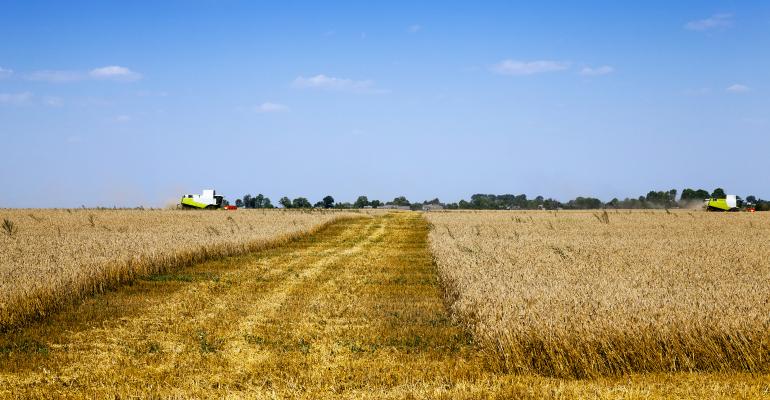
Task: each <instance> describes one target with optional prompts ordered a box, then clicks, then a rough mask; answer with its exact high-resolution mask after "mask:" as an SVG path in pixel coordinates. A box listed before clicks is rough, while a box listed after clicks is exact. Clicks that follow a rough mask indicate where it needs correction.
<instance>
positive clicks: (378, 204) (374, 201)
mask: <svg viewBox="0 0 770 400" xmlns="http://www.w3.org/2000/svg"><path fill="white" fill-rule="evenodd" d="M369 205H370V206H372V207H374V208H377V207H380V206H382V202H381V201H379V200H372V201H370V202H369Z"/></svg>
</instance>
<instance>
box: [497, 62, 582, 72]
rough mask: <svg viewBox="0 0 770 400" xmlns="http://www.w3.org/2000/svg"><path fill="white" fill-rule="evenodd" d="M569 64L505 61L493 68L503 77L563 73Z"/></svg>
mask: <svg viewBox="0 0 770 400" xmlns="http://www.w3.org/2000/svg"><path fill="white" fill-rule="evenodd" d="M567 68H569V63H567V62H561V61H548V60H538V61H517V60H503V61H500V62H499V63H497V64H495V65H493V66H492V71H493V72H495V73H498V74H501V75H534V74H540V73H544V72H554V71H563V70H565V69H567Z"/></svg>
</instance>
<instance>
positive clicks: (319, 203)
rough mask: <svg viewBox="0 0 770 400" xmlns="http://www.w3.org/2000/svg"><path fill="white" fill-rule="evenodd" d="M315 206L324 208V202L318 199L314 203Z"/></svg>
mask: <svg viewBox="0 0 770 400" xmlns="http://www.w3.org/2000/svg"><path fill="white" fill-rule="evenodd" d="M313 208H324V202H323V201H316V202H315V204H313Z"/></svg>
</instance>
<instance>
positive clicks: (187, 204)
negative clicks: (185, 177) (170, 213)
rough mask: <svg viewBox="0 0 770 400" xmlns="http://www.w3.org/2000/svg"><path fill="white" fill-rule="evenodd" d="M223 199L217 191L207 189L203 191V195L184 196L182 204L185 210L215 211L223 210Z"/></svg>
mask: <svg viewBox="0 0 770 400" xmlns="http://www.w3.org/2000/svg"><path fill="white" fill-rule="evenodd" d="M223 197H224V196H218V195H217V191H216V190H211V189H207V190H204V191H203V194H186V195H184V196H182V200H181V201H180V204H181V205H182V207H183V208H197V209H205V210H215V209H217V208H222V199H223Z"/></svg>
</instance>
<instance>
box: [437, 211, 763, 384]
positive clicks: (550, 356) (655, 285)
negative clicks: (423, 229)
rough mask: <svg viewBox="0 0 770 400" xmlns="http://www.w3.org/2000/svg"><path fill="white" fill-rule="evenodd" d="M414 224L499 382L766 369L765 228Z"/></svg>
mask: <svg viewBox="0 0 770 400" xmlns="http://www.w3.org/2000/svg"><path fill="white" fill-rule="evenodd" d="M426 216H427V218H428V219H429V221H430V222H431V224H432V229H431V233H430V242H431V248H432V251H433V253H434V256H435V258H436V262H437V265H438V269H439V274H440V276H441V278H442V280H443V282H444V284H445V287H446V288H447V294H448V296H449V301H450V303H451V308H452V311H453V313H454V315H456V316H457V317H458V318H459V320H460V321H462V322H463V323H465V324H467V326H468V327H469V328H470V329H472V330H473V332H474V333H475V335H476V337H477V338H478V339H479V340H480V341H481V342H482V343H483V345H484V347H485V349H486V350H487V351H489V352H490V353H493V354H494V356H495V357H496V358H497V360H499V364H500V367H501V368H502V369H504V370H507V371H515V372H536V373H541V374H546V375H550V376H560V377H586V376H597V375H613V374H619V373H628V372H644V371H749V372H766V371H768V369H770V246H768V245H767V243H768V239H770V214H759V213H757V214H748V213H730V214H713V213H704V212H686V211H680V212H671V213H668V212H663V211H659V212H627V211H620V212H609V213H607V214H603V213H592V212H444V213H428V214H426Z"/></svg>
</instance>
